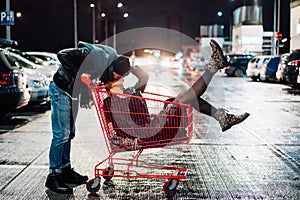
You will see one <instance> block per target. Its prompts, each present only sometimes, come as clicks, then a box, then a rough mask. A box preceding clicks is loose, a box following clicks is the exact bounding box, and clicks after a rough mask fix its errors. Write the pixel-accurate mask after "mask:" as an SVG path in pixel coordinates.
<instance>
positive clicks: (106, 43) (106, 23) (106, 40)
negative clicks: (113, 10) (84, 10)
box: [104, 16, 108, 46]
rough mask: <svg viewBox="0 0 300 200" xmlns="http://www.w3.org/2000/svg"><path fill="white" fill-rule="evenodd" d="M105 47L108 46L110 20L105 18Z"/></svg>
mask: <svg viewBox="0 0 300 200" xmlns="http://www.w3.org/2000/svg"><path fill="white" fill-rule="evenodd" d="M104 23H105V45H106V46H107V45H108V19H107V16H106V17H105V22H104Z"/></svg>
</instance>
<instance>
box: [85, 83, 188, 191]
mask: <svg viewBox="0 0 300 200" xmlns="http://www.w3.org/2000/svg"><path fill="white" fill-rule="evenodd" d="M82 81H83V82H84V83H85V84H86V85H87V86H88V87H89V89H90V91H91V94H92V98H93V102H94V106H95V109H96V113H97V116H98V118H99V122H100V126H101V129H102V132H103V136H104V139H105V142H106V146H107V149H108V152H109V156H108V157H107V158H106V159H104V160H102V161H101V162H99V163H97V164H96V165H95V167H94V175H95V178H93V179H90V180H89V181H88V182H87V184H86V188H87V190H88V191H89V192H90V193H97V192H98V191H99V189H100V182H101V178H100V177H101V176H102V177H103V178H104V179H105V180H106V181H109V180H111V179H112V178H113V177H120V178H154V179H167V181H166V182H165V183H164V185H163V191H164V192H165V193H166V195H167V196H168V197H172V196H174V194H175V193H176V191H177V188H178V184H179V181H180V180H182V179H185V178H186V176H187V172H188V169H187V168H185V167H173V166H158V165H155V164H150V163H147V162H145V161H143V160H139V156H140V155H141V154H142V152H143V150H144V149H148V148H161V147H164V146H167V145H180V144H188V143H189V141H190V139H191V137H192V131H193V115H192V108H191V106H190V105H187V104H181V103H178V102H172V101H170V100H168V99H170V98H172V97H170V96H166V95H160V94H154V93H148V92H145V93H144V94H143V97H140V96H133V95H127V94H117V93H111V92H108V91H106V90H105V89H103V88H101V87H100V86H98V85H97V84H95V83H93V82H92V81H91V80H89V79H85V78H82ZM127 151H135V154H134V156H133V157H131V158H122V157H117V155H116V154H117V153H121V152H127ZM126 157H128V156H126ZM105 164H106V167H104V168H103V167H102V166H103V165H105ZM118 167H119V168H120V169H119V168H118ZM139 169H143V170H142V171H143V172H144V171H145V169H149V171H155V172H152V173H142V172H140V170H139ZM152 169H154V170H152Z"/></svg>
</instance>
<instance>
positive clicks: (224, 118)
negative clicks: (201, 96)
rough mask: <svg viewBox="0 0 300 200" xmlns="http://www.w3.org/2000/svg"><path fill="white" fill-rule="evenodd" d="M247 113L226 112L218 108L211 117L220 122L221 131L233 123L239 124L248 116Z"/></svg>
mask: <svg viewBox="0 0 300 200" xmlns="http://www.w3.org/2000/svg"><path fill="white" fill-rule="evenodd" d="M249 115H250V114H249V113H247V112H245V113H243V114H240V115H233V114H229V113H227V112H226V110H224V109H222V108H220V109H218V111H217V112H216V113H215V114H214V115H213V117H214V118H215V119H216V120H217V121H218V122H219V123H220V126H221V128H222V131H223V132H224V131H226V130H228V129H230V128H231V127H232V126H233V125H236V124H239V123H241V122H242V121H244V120H245V119H246V118H247V117H249Z"/></svg>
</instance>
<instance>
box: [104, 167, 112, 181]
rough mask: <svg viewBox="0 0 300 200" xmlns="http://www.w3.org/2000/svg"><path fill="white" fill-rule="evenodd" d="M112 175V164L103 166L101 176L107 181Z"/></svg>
mask: <svg viewBox="0 0 300 200" xmlns="http://www.w3.org/2000/svg"><path fill="white" fill-rule="evenodd" d="M113 175H114V165H109V167H107V168H105V169H104V170H103V172H102V176H103V178H104V179H105V180H107V181H109V180H110V179H112V177H113Z"/></svg>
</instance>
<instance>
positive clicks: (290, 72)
mask: <svg viewBox="0 0 300 200" xmlns="http://www.w3.org/2000/svg"><path fill="white" fill-rule="evenodd" d="M299 67H300V59H299V60H292V61H290V62H288V64H287V65H286V67H285V70H284V72H285V73H284V77H285V80H286V82H287V83H290V84H297V80H298V75H299Z"/></svg>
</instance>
